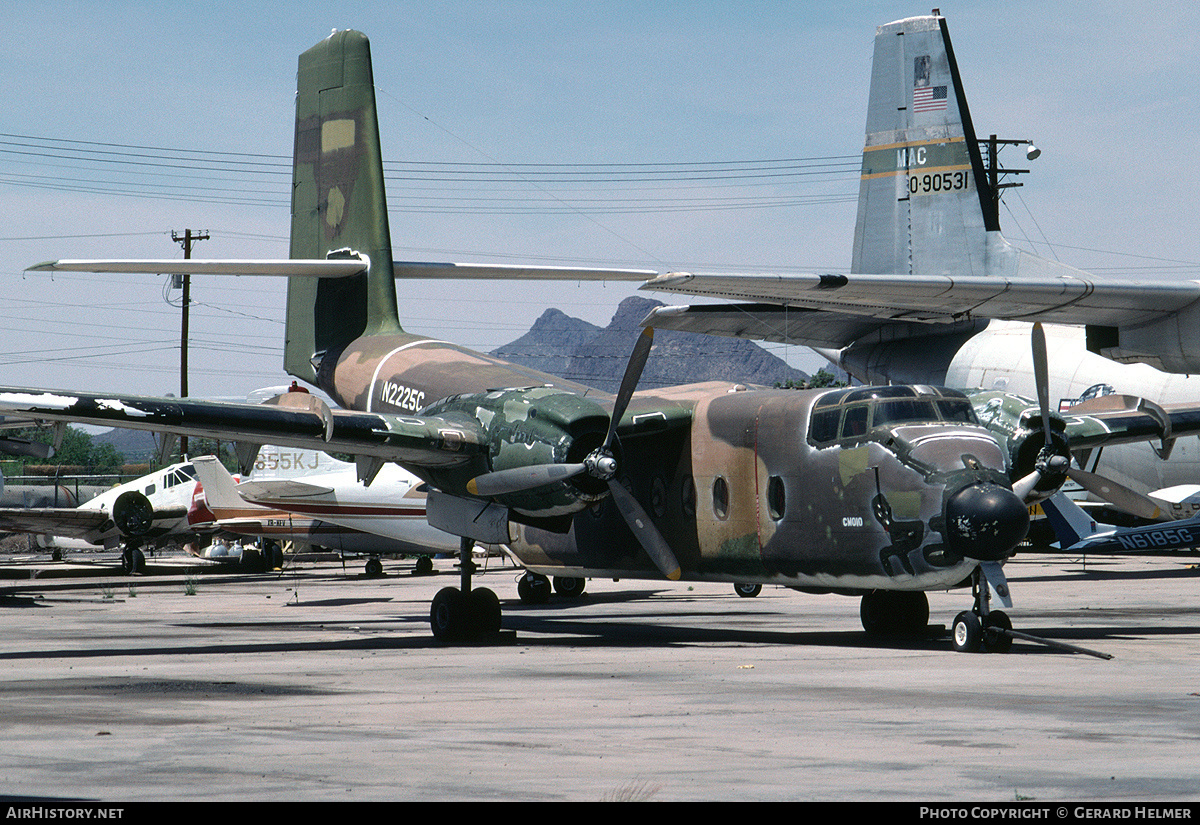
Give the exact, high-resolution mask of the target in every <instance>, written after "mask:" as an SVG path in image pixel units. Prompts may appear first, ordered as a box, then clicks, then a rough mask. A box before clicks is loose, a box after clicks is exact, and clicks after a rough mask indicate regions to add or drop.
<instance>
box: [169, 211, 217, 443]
mask: <svg viewBox="0 0 1200 825" xmlns="http://www.w3.org/2000/svg"><path fill="white" fill-rule="evenodd" d="M171 240H173V241H174V242H175V243H177V244H179V245H181V246H182V247H183V259H184V260H185V261H186V260H190V259H191V257H192V244H194V243H196V242H197V241H207V240H208V230H204V231H203V232H192V230H190V229H185V230H183V234H182V235H180V234H179V233H178V232H176V231H175V230H171ZM182 280H183V323H182V325H181V328H180V336H179V397H180V398H187V397H188V307H189V305H190V304H191V299H192V276H191V275H189V274H187V273H186V272H185V273H184V274H183V278H182ZM187 451H188V440H187V436H186V435H184V436H180V437H179V454H180V455H181V456H184V455H187Z"/></svg>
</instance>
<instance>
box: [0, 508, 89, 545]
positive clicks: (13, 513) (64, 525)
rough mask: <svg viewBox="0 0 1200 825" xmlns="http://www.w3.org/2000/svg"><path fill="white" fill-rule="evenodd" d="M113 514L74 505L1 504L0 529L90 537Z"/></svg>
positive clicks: (10, 531)
mask: <svg viewBox="0 0 1200 825" xmlns="http://www.w3.org/2000/svg"><path fill="white" fill-rule="evenodd" d="M107 524H111V516H109V514H108V513H107V512H105V511H104V510H89V509H86V508H83V509H76V508H74V507H29V508H26V507H0V532H3V533H45V534H48V535H53V536H67V537H68V538H74V539H89V537H90V536H92V535H94V534H95V533H97V532H98V531H100V530H101V529H102V528H103V527H104V526H105V525H107Z"/></svg>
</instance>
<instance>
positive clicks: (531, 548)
mask: <svg viewBox="0 0 1200 825" xmlns="http://www.w3.org/2000/svg"><path fill="white" fill-rule="evenodd" d="M292 212H293V217H292V235H291V237H292V245H291V258H290V259H287V260H277V261H198V260H191V261H178V260H171V261H59V262H56V263H51V264H45V265H42V266H41V267H40V268H42V269H51V270H60V271H62V270H75V271H134V272H178V271H185V272H191V273H217V274H220V273H235V274H242V275H249V274H258V275H284V276H288V278H289V286H288V311H287V332H286V341H287V342H286V348H285V368H286V369H287V370H288V372H290V373H291V374H292V375H294V376H296V377H297V378H300V379H302V380H304V381H307V382H310V383H312V384H315V385H316V386H318V387H320V388H321V389H322V390H324V391H325V392H326V393H327V394H328V395H329V396H330V397H331V398H332V399H334V401H335V402H336V403H338V404H339V405H340V406H341V407H343V409H340V410H339V409H331V408H330V407H329V406H327V405H326V404H325V403H323V402H321V401H320V400H319V399H317V398H315V397H314V396H311V395H308V394H305V393H284V394H282V395H279V396H277V397H276V398H274V399H272V401H271V402H268V403H267V404H265V405H256V406H251V405H241V404H218V403H212V402H203V401H194V400H190V399H176V398H171V399H163V398H147V397H118V396H113V395H108V394H103V393H82V392H75V391H70V392H65V391H56V392H51V391H44V390H29V389H13V388H3V389H0V411H4V412H12V413H14V414H17V415H20V416H22V417H32V418H35V419H39V420H47V421H59V420H70V421H83V422H91V423H102V424H106V425H109V426H120V427H132V428H136V429H148V430H158V431H164V432H177V433H186V434H190V435H202V436H210V437H220V438H223V439H231V438H232V439H236V440H237V441H239V442H240V445H241V446H240V448H239V455H240V456H243V457H246V456H252V455H253V454H254V452H255V450H256V449H257V445H261V444H265V443H271V444H279V445H282V446H294V447H302V448H307V447H318V448H322V449H327V450H332V451H336V452H345V453H350V454H354V455H355V456H357V459H356V463H357V467H358V474H359V477H360V478H362V479H364V480H367V481H372V480H374V479H376V478H377V476H378V474H379V472H380V470H381V468H382V467H383V466H384V465H385V464H386V463H388V462H394V463H397V464H399V465H401V466H402V467H404V468H406V469H408V470H409V471H411V472H413V473H414V474H416V475H417V476H418V477H420V478H421V479H422V481H424V482H425V483H426V484H428V485H429V488H430V491H429V494H428V499H427V518H428V521H429V523H430V524H431V525H433V526H434V527H437V528H439V529H441V530H444V531H446V532H448V533H451V534H453V535H456V536H461V537H463V541H462V544H461V545H460V552H461V553H462V562H463V564H462V571H463V572H462V582H461V589H460V588H453V587H447V588H444V589H442V590H441V591H440V592H439V593H438V594H437V595H436V596H435V597H434V600H433V603H432V605H431V608H430V623H431V626H432V628H433V632H434V634H435V635H436V636H437V637H438V638H440V639H447V640H455V639H468V638H481V637H487V636H489V635H491V634H494V633H495V632H496V631H497V630H498V629H499V628H500V623H501V611H500V605H499V600H498V599H497V597H496V595H495V594H494V593H493V592H492V591H491V590H489V589H487V588H472V574H473V565H472V564H471V563H470V557H469V553H468V549H469V546H470V543H471V541H472V540H477V541H481V542H485V543H494V544H507V545H508V547H509V548H510V550H511V551H512V553H513V554H514V555H515V556H516V557H517V558H518V559H519V560H520V562H521V563H522V564H524V565H525V566H526V568H527V569H528V570H530V571H532V572H535V573H538V574H541V575H556V576H579V577H584V576H603V577H614V578H651V579H667V580H685V581H720V582H730V583H743V584H754V583H770V584H777V585H785V586H788V587H792V588H795V589H797V590H804V591H814V592H836V593H843V594H848V595H855V596H859V597H861V611H860V612H861V616H862V622H863V625H864V627H865V628H866V629H867V630H868V631H870V632H872V633H876V634H883V635H889V634H918V633H923V632H925V630H926V627H927V623H928V615H929V605H928V600H927V598H926V596H925V591H927V590H942V589H946V588H951V587H955V586H958V585H961V584H965V583H971V584H973V592H974V604H973V605H972V607H971V608H970V609H969V610H964V611H963V612H962V613H960V614H959V616H958V617H957V618H956V620H955V623H954V637H955V646H956V647H957V648H959V649H961V650H979V649H981V648H984V647H986V648H988V649H996V650H1000V649H1004V648H1005V647H1007V645H1008V644H1009V643H1010V642H1011V638H1010V637H1009V636H1006V635H1005V634H1004V631H1005V630H1006V629H1010V628H1011V625H1010V622H1009V620H1008V618H1007V617H1006V616H1005V614H1004V613H1003V612H1002V611H999V610H990V608H989V600H990V599H991V598H992V595H991V594H992V592H993V591H994V592H995V594H996V596H998V597H999V598H1000V599H1001V601H1002V602H1003V603H1004V604H1005V605H1007V604H1009V603H1010V602H1009V599H1008V587H1007V583H1006V582H1005V580H1004V575H1003V572H1002V570H1001V566H1000V563H1001V562H1002V561H1003V560H1004V559H1006V558H1007V557H1008V556H1009V555H1010V554H1011V553H1012V552H1013V548H1014V547H1015V546H1016V544H1017V543H1018V542H1019V541H1020V540H1021V539H1022V537H1023V536H1024V535H1025V532H1026V529H1027V527H1028V513H1027V509H1026V503H1027V501H1032V500H1037V499H1038V498H1041V497H1043V496H1045V495H1048V494H1050V493H1052V492H1053V491H1054V488H1055V485H1056V484H1057V483H1058V482H1059V481H1061V479H1062V478H1063V477H1064V475H1065V468H1064V465H1065V459H1064V456H1063V452H1064V451H1063V449H1061V446H1060V441H1059V436H1056V435H1055V432H1057V426H1058V425H1055V424H1054V423H1053V422H1054V421H1055V420H1056V419H1053V418H1052V416H1051V414H1050V411H1049V409H1048V407H1047V404H1046V403H1045V402H1043V403H1042V404H1041V410H1040V411H1041V415H1040V417H1038V416H1036V415H1035V416H1034V417H1036V418H1037V419H1038V421H1040V424H1041V426H1040V427H1039V426H1037V424H1038V421H1032V420H1030V421H1028V422H1025V423H1028V424H1030V426H1028V427H1026V428H1025V429H1026V430H1028V432H1031V433H1034V434H1035V436H1034V437H1035V438H1036V440H1037V443H1035V445H1034V448H1033V453H1034V454H1035V457H1034V459H1033V460H1032V462H1031V464H1032V466H1031V467H1029V468H1028V469H1024V468H1023V469H1022V471H1023V472H1025V475H1023V476H1021V477H1020V478H1019V479H1018V481H1017V484H1016V487H1017V489H1018V491H1019V492H1017V493H1014V489H1013V487H1014V485H1013V482H1012V480H1011V478H1010V473H1011V472H1013V470H1014V466H1013V463H1012V461H1011V460H1010V457H1009V456H1010V454H1011V453H1013V449H1014V447H1015V446H1016V445H1015V444H1012V443H1010V444H1008V445H1006V446H1003V447H1002V446H1001V444H1000V443H999V442H998V441H997V440H996V438H994V437H993V436H992V434H991V433H990V432H989V431H988V430H987V429H985V428H984V427H983V426H981V425H980V423H979V421H978V419H977V418H976V415H975V413H974V411H973V409H972V406H971V403H970V401H969V400H968V399H967V397H966V396H965V395H964V394H963V393H961V392H958V391H956V390H949V389H941V388H937V387H933V386H925V385H898V386H884V387H856V388H851V389H839V390H808V391H790V390H761V389H750V388H747V387H745V386H741V385H729V384H725V383H703V384H691V385H683V386H676V387H668V388H664V389H658V390H646V391H642V392H636V391H635V390H636V387H637V382H638V378H639V375H640V373H641V371H642V367H643V366H644V364H645V363H646V360H647V358H649V357H650V355H651V348H652V345H653V329H652V328H647V329H646V330H644V331H643V333H642V334H641V336H640V337H639V339H638V342H637V344H636V346H635V347H634V351H633V354H632V356H631V358H630V361H629V364H628V366H627V369H626V373H625V378H624V380H623V381H622V384H621V386H620V389H619V390H618V392H617V393H616V395H615V396H610V395H608V394H606V393H602V392H598V391H596V390H593V389H591V388H588V387H585V386H582V385H580V384H576V383H572V382H569V381H565V380H563V379H560V378H557V377H554V376H551V375H547V374H544V373H539V372H536V371H533V370H530V369H526V368H523V367H520V366H517V365H514V364H510V363H507V362H504V361H502V360H500V359H498V358H494V357H491V356H488V355H484V354H481V353H476V352H472V351H470V350H467V349H465V348H463V347H460V346H456V345H454V344H451V343H447V342H445V341H440V340H436V339H431V338H428V337H425V336H420V335H413V334H409V333H406V332H404V330H403V329H402V327H401V325H400V319H399V316H398V311H397V304H396V286H395V284H396V278H397V277H398V276H411V277H432V276H437V275H439V274H446V273H447V272H453V273H454V274H455V275H456V276H458V277H472V276H475V277H505V276H514V275H515V276H519V277H531V278H547V279H550V278H555V279H564V278H565V279H570V278H576V277H592V276H596V277H599V276H601V275H602V276H603V277H608V278H622V277H623V278H627V279H643V278H646V277H648V276H649V275H650V274H653V273H646V272H642V271H629V270H626V271H616V272H613V271H603V272H597V271H596V270H565V269H529V268H520V267H518V268H506V267H484V266H470V265H459V264H406V263H394V262H393V261H392V260H391V238H390V232H389V227H388V220H387V208H386V200H385V196H384V183H383V170H382V163H381V159H380V150H379V140H378V127H377V120H376V114H375V98H374V88H373V80H372V73H371V61H370V49H369V45H368V42H367V39H366V37H365V36H364V35H362V34H360V33H358V32H353V31H342V32H335V33H334V34H333V35H331V36H330V37H328V38H327V39H325V40H324V41H322V42H321V43H319V44H317V45H316V46H314V47H313V48H311V49H310V50H308V51H307V52H305V53H304V54H303V55H302V56H301V57H300V65H299V72H298V90H297V97H296V140H295V165H294V178H293V208H292ZM1035 349H1036V346H1035ZM1042 352H1043V355H1042V360H1043V361H1044V360H1045V357H1044V347H1043V348H1042ZM1025 418H1029V416H1026V417H1025ZM1059 424H1060V425H1061V420H1059ZM1101 429H1103V428H1101ZM1052 430H1054V431H1055V432H1052ZM1059 435H1061V433H1060V434H1059ZM1017 440H1020V439H1017Z"/></svg>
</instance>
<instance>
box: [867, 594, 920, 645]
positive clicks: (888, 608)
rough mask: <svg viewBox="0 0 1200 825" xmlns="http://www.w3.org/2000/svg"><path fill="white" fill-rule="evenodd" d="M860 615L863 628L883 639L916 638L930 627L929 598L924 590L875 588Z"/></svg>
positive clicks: (868, 595)
mask: <svg viewBox="0 0 1200 825" xmlns="http://www.w3.org/2000/svg"><path fill="white" fill-rule="evenodd" d="M858 616H859V618H860V619H861V620H862V626H863V630H865V631H867V633H868V634H870V635H871V636H876V637H881V638H893V639H896V638H915V637H917V636H920V635H921V634H923V633H924V632H925V629H926V628H927V627H928V626H929V598H928V597H927V596H926V595H925V593H924V592H923V591H921V590H872V591H871V592H870V593H865V594H863V597H862V604H861V605H860V606H859V610H858Z"/></svg>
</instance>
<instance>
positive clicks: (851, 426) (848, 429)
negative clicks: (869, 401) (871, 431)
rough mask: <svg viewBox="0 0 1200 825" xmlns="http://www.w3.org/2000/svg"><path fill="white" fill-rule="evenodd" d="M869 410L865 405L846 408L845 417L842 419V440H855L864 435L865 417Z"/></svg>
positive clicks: (865, 427) (865, 429)
mask: <svg viewBox="0 0 1200 825" xmlns="http://www.w3.org/2000/svg"><path fill="white" fill-rule="evenodd" d="M870 411H871V408H870V407H868V406H867V405H866V404H859V405H858V406H856V407H847V408H846V417H845V418H844V419H842V438H857V437H858V436H860V435H866V432H867V415H868V413H869V412H870Z"/></svg>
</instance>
